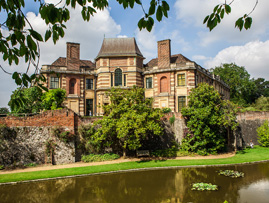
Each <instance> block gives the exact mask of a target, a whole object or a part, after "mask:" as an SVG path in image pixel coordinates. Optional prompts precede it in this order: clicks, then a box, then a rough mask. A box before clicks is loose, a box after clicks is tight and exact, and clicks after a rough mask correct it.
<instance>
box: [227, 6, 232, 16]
mask: <svg viewBox="0 0 269 203" xmlns="http://www.w3.org/2000/svg"><path fill="white" fill-rule="evenodd" d="M231 11H232V9H231V6H229V5H228V4H226V5H225V12H226V13H227V14H229V13H231Z"/></svg>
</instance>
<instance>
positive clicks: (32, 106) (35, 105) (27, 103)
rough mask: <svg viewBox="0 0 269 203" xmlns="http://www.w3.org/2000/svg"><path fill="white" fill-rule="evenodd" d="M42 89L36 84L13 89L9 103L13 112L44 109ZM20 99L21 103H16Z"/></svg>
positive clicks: (34, 111) (36, 111) (32, 111)
mask: <svg viewBox="0 0 269 203" xmlns="http://www.w3.org/2000/svg"><path fill="white" fill-rule="evenodd" d="M42 94H43V93H42V90H41V89H40V88H38V87H36V86H34V87H30V88H23V89H20V88H18V89H16V90H15V91H13V93H12V95H11V97H10V101H9V102H8V105H9V107H10V109H11V113H38V112H40V110H41V109H42V100H41V96H42ZM18 100H20V101H21V105H16V103H15V102H16V101H18Z"/></svg>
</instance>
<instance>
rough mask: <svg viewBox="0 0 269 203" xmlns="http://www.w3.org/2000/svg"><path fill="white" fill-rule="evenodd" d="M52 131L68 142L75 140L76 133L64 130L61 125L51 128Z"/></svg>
mask: <svg viewBox="0 0 269 203" xmlns="http://www.w3.org/2000/svg"><path fill="white" fill-rule="evenodd" d="M51 133H52V135H53V136H55V137H57V138H59V139H60V140H61V141H63V142H65V143H68V142H71V141H73V140H74V138H75V136H76V135H75V134H73V133H71V132H70V131H63V130H62V129H61V127H60V126H54V127H53V128H52V129H51Z"/></svg>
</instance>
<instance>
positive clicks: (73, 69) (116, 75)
mask: <svg viewBox="0 0 269 203" xmlns="http://www.w3.org/2000/svg"><path fill="white" fill-rule="evenodd" d="M157 45H158V57H157V58H155V59H152V60H150V61H149V62H148V63H147V64H145V65H144V64H143V60H144V59H145V58H144V57H143V55H142V53H141V51H140V50H139V47H138V46H137V44H136V41H135V38H105V39H104V41H103V44H102V46H101V49H100V51H99V54H98V55H97V57H96V58H95V63H93V62H92V61H89V60H81V59H80V44H78V43H70V42H68V43H67V50H66V57H59V58H58V59H57V60H56V61H54V62H53V63H52V64H51V65H43V66H42V68H41V73H42V74H43V75H44V76H45V77H46V78H47V82H46V84H45V86H46V87H47V88H49V89H55V88H62V89H65V90H66V92H67V99H66V101H65V105H66V106H67V107H68V108H70V109H72V110H73V111H75V112H76V113H78V114H79V115H83V116H84V115H86V116H88V115H103V113H104V112H103V109H102V106H103V105H107V104H109V97H108V96H107V95H106V91H107V90H109V89H110V88H111V87H120V88H125V89H128V88H131V87H133V85H136V86H138V87H144V88H145V97H147V98H148V97H152V98H153V99H154V104H153V105H154V108H165V107H167V108H170V109H171V110H172V111H173V112H180V111H181V108H182V107H184V106H186V105H187V103H188V100H187V98H188V96H189V94H190V91H191V89H192V88H196V87H197V85H198V84H199V83H203V82H205V83H208V84H210V85H213V86H214V88H215V89H216V90H218V91H219V93H220V94H221V95H222V97H223V99H229V97H230V89H229V86H228V85H227V84H225V83H224V82H223V81H221V80H220V78H219V77H218V76H215V75H212V74H211V73H210V72H209V71H208V70H206V69H204V68H202V67H201V66H199V65H198V64H196V63H195V62H193V61H191V60H189V59H188V58H186V57H185V56H183V55H181V54H176V55H171V45H170V40H169V39H168V40H162V41H158V42H157Z"/></svg>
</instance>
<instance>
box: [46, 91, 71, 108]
mask: <svg viewBox="0 0 269 203" xmlns="http://www.w3.org/2000/svg"><path fill="white" fill-rule="evenodd" d="M65 95H66V91H65V90H63V89H60V88H58V89H51V90H49V91H48V92H45V93H44V94H43V95H42V106H43V108H44V109H45V110H56V109H62V108H63V106H62V104H63V101H64V100H65Z"/></svg>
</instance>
